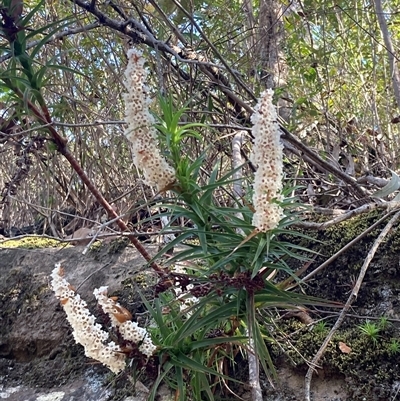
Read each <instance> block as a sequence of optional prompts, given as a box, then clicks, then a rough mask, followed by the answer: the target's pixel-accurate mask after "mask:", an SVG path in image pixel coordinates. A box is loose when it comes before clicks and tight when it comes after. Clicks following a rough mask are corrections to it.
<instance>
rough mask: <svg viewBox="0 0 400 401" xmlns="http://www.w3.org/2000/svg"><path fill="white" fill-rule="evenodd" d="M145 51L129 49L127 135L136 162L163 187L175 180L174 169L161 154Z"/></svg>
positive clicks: (148, 177) (151, 181)
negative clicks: (152, 109) (150, 97)
mask: <svg viewBox="0 0 400 401" xmlns="http://www.w3.org/2000/svg"><path fill="white" fill-rule="evenodd" d="M144 62H145V59H144V58H143V56H142V53H141V52H139V51H137V50H135V49H130V50H129V51H128V66H127V68H126V70H125V82H124V84H125V87H126V89H127V93H125V94H124V101H125V114H126V117H125V121H126V122H127V123H128V127H127V129H126V131H125V136H126V138H127V139H128V140H129V141H130V142H131V145H132V153H133V162H134V163H135V165H136V167H138V168H140V169H142V170H143V174H144V177H145V182H146V183H147V184H148V185H156V186H157V189H158V190H159V191H160V190H163V189H164V188H166V187H168V185H170V184H172V183H173V182H174V181H175V170H174V169H173V168H172V167H171V166H170V165H169V164H168V163H167V161H166V160H165V159H164V158H163V156H162V155H161V154H160V150H159V147H158V142H157V132H156V129H155V128H154V123H155V121H154V118H153V116H152V115H151V113H150V112H149V103H150V100H149V97H148V96H147V88H146V78H147V71H146V69H145V67H144Z"/></svg>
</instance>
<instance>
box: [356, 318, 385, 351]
mask: <svg viewBox="0 0 400 401" xmlns="http://www.w3.org/2000/svg"><path fill="white" fill-rule="evenodd" d="M358 328H359V329H360V331H361V332H362V333H363V334H364V335H365V336H366V337H367V338H368V339H369V340H370V341H372V343H373V344H374V345H377V344H378V339H379V337H380V335H379V333H380V332H381V330H382V329H381V327H380V326H379V324H376V323H373V322H370V321H369V320H367V321H366V322H365V323H364V324H360V325H359V326H358Z"/></svg>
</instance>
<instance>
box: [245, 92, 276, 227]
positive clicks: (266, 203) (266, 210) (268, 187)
mask: <svg viewBox="0 0 400 401" xmlns="http://www.w3.org/2000/svg"><path fill="white" fill-rule="evenodd" d="M272 96H273V91H272V90H271V89H267V90H266V91H264V92H263V93H262V94H261V95H260V99H259V101H258V103H257V105H256V107H255V112H254V114H253V115H252V117H251V121H252V123H253V128H252V133H253V136H254V146H253V152H252V154H251V161H252V162H253V163H254V164H255V165H256V166H257V167H258V168H257V171H256V173H255V177H254V195H253V206H254V208H255V213H254V215H253V225H254V226H255V227H256V228H257V229H258V230H259V231H263V232H265V231H268V230H271V229H273V228H275V227H277V226H278V224H279V221H280V220H281V218H282V217H283V210H282V208H281V207H280V206H279V205H278V204H277V203H276V201H280V200H281V199H282V197H281V194H280V192H281V189H282V177H283V161H282V151H283V146H282V144H281V142H280V132H279V125H278V121H277V113H276V109H275V107H274V105H273V104H272Z"/></svg>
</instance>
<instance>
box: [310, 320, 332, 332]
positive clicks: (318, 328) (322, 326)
mask: <svg viewBox="0 0 400 401" xmlns="http://www.w3.org/2000/svg"><path fill="white" fill-rule="evenodd" d="M327 330H328V325H327V324H326V322H325V321H323V320H320V321H319V322H317V323H315V324H314V326H313V327H312V331H313V332H314V333H315V334H321V333H325V332H326V331H327Z"/></svg>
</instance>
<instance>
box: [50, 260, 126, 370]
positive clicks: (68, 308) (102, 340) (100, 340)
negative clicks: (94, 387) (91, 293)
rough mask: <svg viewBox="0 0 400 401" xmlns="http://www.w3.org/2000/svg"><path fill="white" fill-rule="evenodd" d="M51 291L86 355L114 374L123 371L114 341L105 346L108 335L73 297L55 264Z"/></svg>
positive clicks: (77, 299) (58, 265)
mask: <svg viewBox="0 0 400 401" xmlns="http://www.w3.org/2000/svg"><path fill="white" fill-rule="evenodd" d="M51 278H52V281H51V287H52V289H53V291H54V293H55V295H56V296H57V298H58V299H59V300H60V302H61V305H62V306H63V308H64V311H65V313H66V314H67V320H68V322H69V323H70V325H71V326H72V328H73V329H74V331H73V336H74V339H75V341H76V342H77V343H79V344H82V345H83V346H84V348H85V355H86V356H88V357H89V358H93V359H96V360H98V361H100V362H101V363H102V364H103V365H106V366H107V367H108V368H109V369H110V370H111V371H113V372H114V373H118V372H120V371H121V370H123V369H124V368H125V356H124V355H123V354H122V353H121V349H120V347H119V346H118V345H117V344H115V343H114V342H113V341H110V342H109V343H106V342H107V340H108V334H107V332H105V331H104V330H103V329H102V328H101V326H100V325H99V324H96V323H95V317H94V316H93V315H92V314H91V313H90V312H89V309H88V307H87V304H86V302H85V301H84V300H83V299H81V297H80V296H79V294H76V293H75V291H74V290H73V288H72V286H71V285H70V284H69V283H68V281H67V280H65V278H64V277H63V269H62V267H61V265H60V264H56V266H55V269H54V270H53V272H52V274H51Z"/></svg>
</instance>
